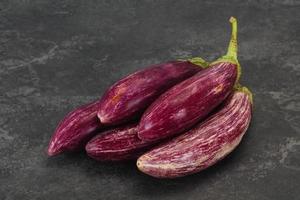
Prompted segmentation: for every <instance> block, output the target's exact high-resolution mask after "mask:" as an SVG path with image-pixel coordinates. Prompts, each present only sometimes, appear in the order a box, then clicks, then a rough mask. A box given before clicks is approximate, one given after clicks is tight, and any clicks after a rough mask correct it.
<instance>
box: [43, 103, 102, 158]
mask: <svg viewBox="0 0 300 200" xmlns="http://www.w3.org/2000/svg"><path fill="white" fill-rule="evenodd" d="M98 109H99V101H95V102H92V103H89V104H86V105H83V106H81V107H79V108H77V109H75V110H73V111H72V112H70V113H69V114H68V115H67V116H66V117H65V118H64V119H63V120H62V121H61V122H60V123H59V125H58V126H57V128H56V130H55V132H54V134H53V135H52V137H51V140H50V142H49V146H48V151H47V153H48V155H49V156H54V155H57V154H60V153H63V152H65V151H78V150H81V149H82V148H83V149H84V146H85V144H86V143H87V142H88V140H90V139H91V137H93V136H94V134H95V133H96V131H98V130H100V129H101V128H102V127H103V125H102V124H101V123H100V121H99V119H98V117H97V111H98Z"/></svg>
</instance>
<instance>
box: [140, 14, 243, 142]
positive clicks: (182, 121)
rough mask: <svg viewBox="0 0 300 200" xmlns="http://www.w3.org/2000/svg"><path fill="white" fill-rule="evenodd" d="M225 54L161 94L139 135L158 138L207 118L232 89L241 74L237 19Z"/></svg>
mask: <svg viewBox="0 0 300 200" xmlns="http://www.w3.org/2000/svg"><path fill="white" fill-rule="evenodd" d="M230 22H231V24H232V35H231V40H230V43H229V47H228V52H227V54H226V55H225V56H223V57H221V58H220V59H218V60H217V61H215V62H213V63H212V64H210V66H209V67H208V68H206V69H204V70H202V71H200V72H198V73H197V74H196V75H194V76H192V77H191V78H189V79H186V80H185V81H183V82H181V83H179V84H177V85H176V86H174V87H172V88H171V89H169V90H168V91H166V92H165V93H164V94H162V95H161V96H160V97H159V98H158V99H157V100H155V102H154V103H152V104H151V106H150V107H149V108H148V109H147V110H146V112H145V113H144V114H143V116H142V119H141V121H140V123H139V127H138V136H139V138H140V139H142V140H145V141H156V140H161V139H162V138H167V137H170V136H173V135H176V134H179V133H181V132H182V131H184V130H187V129H189V128H191V127H192V126H193V125H194V124H195V123H197V122H198V121H200V120H202V119H204V117H206V116H207V115H208V114H209V113H210V112H211V111H212V110H213V109H214V108H216V107H217V106H218V105H220V103H221V102H222V101H224V99H225V98H226V97H227V96H228V95H229V94H230V93H231V92H232V90H233V87H234V85H235V83H236V82H237V81H238V78H239V75H240V66H239V63H238V60H237V21H236V19H235V18H233V17H232V18H231V19H230Z"/></svg>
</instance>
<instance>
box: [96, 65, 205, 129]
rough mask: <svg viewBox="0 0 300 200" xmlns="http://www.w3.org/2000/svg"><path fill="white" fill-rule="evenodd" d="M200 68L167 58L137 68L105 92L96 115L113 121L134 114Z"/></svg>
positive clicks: (126, 119) (128, 119) (121, 119)
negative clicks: (163, 60)
mask: <svg viewBox="0 0 300 200" xmlns="http://www.w3.org/2000/svg"><path fill="white" fill-rule="evenodd" d="M201 69H202V68H201V67H200V66H198V65H195V64H193V63H191V62H189V61H170V62H166V63H162V64H157V65H152V66H149V67H147V68H146V69H143V70H140V71H137V72H135V73H133V74H131V75H129V76H127V77H125V78H123V79H121V80H119V81H118V82H116V83H115V84H114V85H112V86H111V87H110V88H109V89H108V90H107V91H106V92H105V94H104V95H103V97H102V98H101V103H100V108H99V112H98V118H99V119H100V121H101V123H103V124H114V125H116V124H121V123H123V122H126V121H130V120H132V119H133V118H137V117H138V116H139V115H141V114H142V113H143V111H144V110H145V109H146V108H147V107H148V106H149V105H150V104H151V103H152V102H153V101H154V100H155V99H156V98H157V97H158V96H159V95H160V94H162V93H163V92H164V91H166V90H167V89H169V88H170V87H172V86H174V85H175V84H177V83H179V82H181V81H183V80H185V79H187V78H189V77H191V76H193V75H194V74H196V73H197V72H199V71H200V70H201Z"/></svg>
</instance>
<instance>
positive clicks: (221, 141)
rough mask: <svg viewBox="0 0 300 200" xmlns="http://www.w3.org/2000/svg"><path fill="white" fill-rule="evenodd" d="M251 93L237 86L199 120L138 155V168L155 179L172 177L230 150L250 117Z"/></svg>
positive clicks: (210, 162)
mask: <svg viewBox="0 0 300 200" xmlns="http://www.w3.org/2000/svg"><path fill="white" fill-rule="evenodd" d="M252 101H253V100H252V94H251V92H250V91H249V90H248V89H247V88H245V87H241V88H240V89H238V90H237V91H235V92H234V93H233V95H231V96H230V97H229V98H228V100H227V101H226V102H225V103H224V104H223V105H222V106H221V107H220V109H218V111H217V112H215V113H213V114H212V115H211V116H210V117H209V118H208V119H206V120H205V121H204V122H203V123H199V124H198V125H197V126H195V127H193V128H192V129H191V130H189V131H188V132H186V133H184V134H182V135H180V136H178V137H175V138H173V139H172V140H170V141H168V142H166V143H165V144H162V145H160V146H159V147H156V148H154V149H152V150H150V151H149V152H147V153H145V154H144V155H142V156H141V157H140V158H139V159H138V160H137V166H138V168H139V169H140V170H141V171H142V172H144V173H146V174H148V175H150V176H154V177H157V178H176V177H181V176H185V175H189V174H193V173H197V172H199V171H201V170H203V169H206V168H208V167H210V166H212V165H213V164H215V163H216V162H218V161H219V160H221V159H223V158H224V157H225V156H226V155H228V154H229V153H230V152H231V151H233V150H234V149H235V148H236V147H237V146H238V144H239V143H240V141H241V140H242V138H243V136H244V134H245V132H246V130H247V128H248V126H249V123H250V120H251V115H252V104H253V103H252Z"/></svg>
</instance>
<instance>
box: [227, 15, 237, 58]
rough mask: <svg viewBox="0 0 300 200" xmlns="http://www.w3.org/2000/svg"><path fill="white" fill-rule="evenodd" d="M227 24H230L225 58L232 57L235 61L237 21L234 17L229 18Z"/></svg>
mask: <svg viewBox="0 0 300 200" xmlns="http://www.w3.org/2000/svg"><path fill="white" fill-rule="evenodd" d="M229 22H230V23H231V29H232V30H231V39H230V42H229V46H228V50H227V54H226V56H230V57H233V58H234V59H237V51H238V47H237V20H236V18H234V17H230V19H229Z"/></svg>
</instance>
